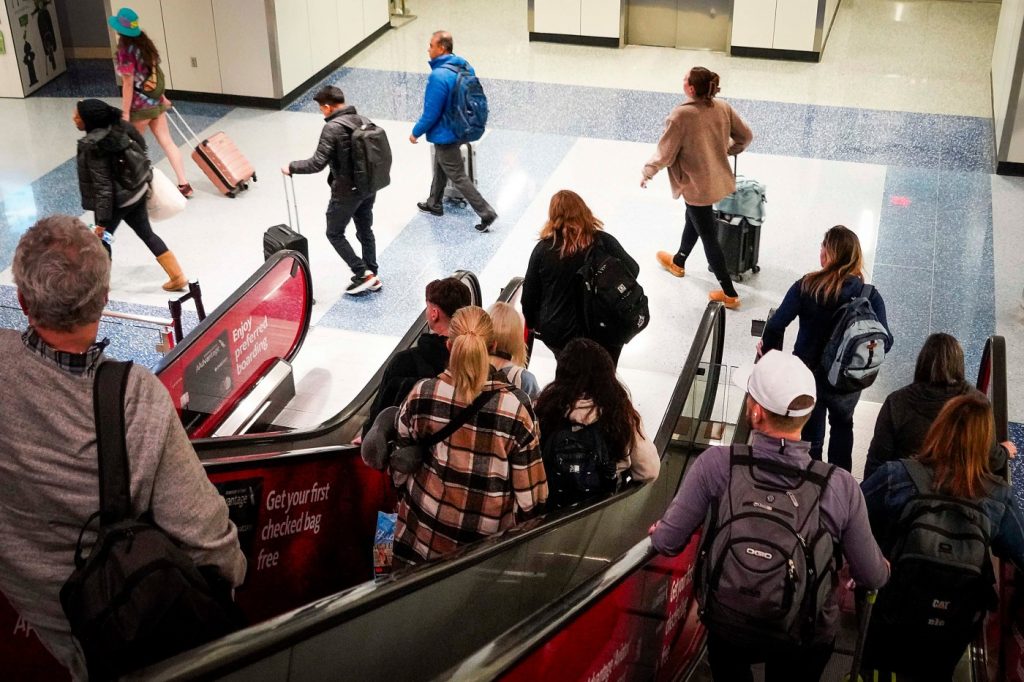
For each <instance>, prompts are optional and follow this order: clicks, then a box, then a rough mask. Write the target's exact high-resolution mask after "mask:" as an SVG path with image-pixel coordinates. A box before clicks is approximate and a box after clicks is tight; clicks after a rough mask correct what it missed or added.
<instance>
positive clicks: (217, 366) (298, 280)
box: [155, 256, 312, 438]
mask: <svg viewBox="0 0 1024 682" xmlns="http://www.w3.org/2000/svg"><path fill="white" fill-rule="evenodd" d="M271 262H273V261H271ZM254 280H256V281H254V282H251V283H250V284H251V287H250V288H248V290H247V291H245V292H244V293H243V294H242V295H241V296H240V297H239V298H238V299H236V300H232V301H228V302H227V303H225V304H224V305H222V306H220V307H219V308H218V309H217V310H216V311H215V312H214V313H212V314H211V315H210V316H209V317H208V318H207V319H206V320H205V321H204V322H203V324H202V325H200V328H199V329H198V330H197V332H198V335H197V332H193V333H192V334H190V335H189V338H188V342H187V343H186V344H185V345H183V346H179V348H180V350H176V351H175V352H173V353H172V354H171V355H169V356H168V357H167V358H166V359H165V360H164V362H163V363H161V364H160V366H159V367H157V368H156V370H155V374H156V375H157V377H158V378H159V379H160V381H161V382H163V384H164V386H165V387H167V391H168V392H169V393H170V394H171V400H172V401H173V402H174V404H175V406H176V407H177V409H178V414H179V415H180V416H181V419H182V423H183V424H184V425H185V430H186V431H187V432H188V434H189V436H191V437H192V438H203V437H205V436H208V435H210V434H211V433H213V431H214V430H215V429H216V428H217V426H218V425H219V424H220V423H221V422H222V421H223V420H224V418H225V417H227V416H228V415H229V414H230V413H231V410H232V409H233V408H234V406H235V405H236V404H237V403H238V401H239V400H241V399H242V398H243V397H245V394H246V393H247V392H248V391H249V389H251V388H252V386H253V385H254V384H255V383H256V382H257V381H258V380H259V379H260V378H261V377H262V376H263V374H264V373H265V372H266V371H267V369H268V368H269V367H270V366H271V365H272V364H273V363H274V361H275V360H277V359H278V358H285V359H289V358H291V357H292V355H294V353H295V352H296V350H297V349H298V347H299V345H300V344H301V343H302V339H303V337H304V335H305V333H306V329H307V328H308V323H309V319H308V317H309V311H310V306H311V303H312V301H311V298H310V296H311V294H310V291H311V289H310V281H309V271H308V269H307V268H306V267H305V265H304V264H302V265H300V262H299V261H298V260H297V259H296V258H295V257H293V256H285V257H282V258H281V259H280V260H278V261H277V262H276V263H274V264H273V265H272V266H271V267H270V268H269V270H268V271H266V272H264V273H258V275H257V276H254ZM244 288H245V287H243V289H244Z"/></svg>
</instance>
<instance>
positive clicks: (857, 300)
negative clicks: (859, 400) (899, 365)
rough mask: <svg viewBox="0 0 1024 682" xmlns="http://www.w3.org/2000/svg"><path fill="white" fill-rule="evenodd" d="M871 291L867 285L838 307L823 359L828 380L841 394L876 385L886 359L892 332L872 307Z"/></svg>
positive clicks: (871, 288)
mask: <svg viewBox="0 0 1024 682" xmlns="http://www.w3.org/2000/svg"><path fill="white" fill-rule="evenodd" d="M872 291H874V287H872V286H871V285H870V284H865V285H863V286H862V287H861V291H860V294H858V295H857V296H854V297H853V299H852V300H850V301H849V302H848V303H844V304H843V305H841V306H840V307H839V309H838V310H837V311H836V313H835V322H834V324H833V327H832V336H830V337H829V340H828V343H827V344H825V352H824V353H823V354H822V356H821V368H822V369H823V370H824V371H825V379H826V381H828V384H829V386H831V387H832V388H834V389H835V390H836V391H838V392H840V393H853V392H855V391H862V390H864V389H865V388H867V387H868V386H870V385H871V384H873V383H875V379H876V378H877V377H878V370H879V369H880V368H881V366H882V361H883V360H885V342H886V341H888V340H889V331H888V330H887V329H886V328H885V326H884V325H883V324H882V323H881V322H880V321H879V320H878V315H876V314H875V309H874V308H873V307H872V306H871V293H872Z"/></svg>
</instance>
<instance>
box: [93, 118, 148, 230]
mask: <svg viewBox="0 0 1024 682" xmlns="http://www.w3.org/2000/svg"><path fill="white" fill-rule="evenodd" d="M77 161H78V190H79V192H81V194H82V208H84V209H85V210H87V211H92V212H93V213H95V214H96V224H97V225H99V226H101V227H106V223H107V222H108V221H109V220H110V219H111V218H112V217H113V215H114V209H116V208H119V207H123V206H126V205H128V202H129V201H131V199H132V198H133V197H135V196H137V195H138V194H139V192H140V191H141V189H142V185H144V184H148V183H149V182H150V181H152V179H153V170H152V168H151V166H150V163H149V158H148V157H147V156H146V141H145V140H144V139H143V137H142V135H140V134H139V132H138V131H137V130H135V128H134V127H132V126H131V125H130V124H128V123H126V122H125V121H121V120H118V121H117V122H116V123H114V125H112V126H110V127H109V128H97V129H95V130H93V131H92V132H90V133H89V134H87V135H86V136H85V137H83V138H82V139H80V140H79V141H78V159H77Z"/></svg>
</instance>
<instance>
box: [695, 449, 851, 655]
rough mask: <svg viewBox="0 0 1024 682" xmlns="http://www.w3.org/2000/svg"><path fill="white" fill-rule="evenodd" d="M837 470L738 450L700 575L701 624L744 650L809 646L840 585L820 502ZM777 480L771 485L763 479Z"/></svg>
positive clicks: (734, 452) (707, 541) (704, 543)
mask: <svg viewBox="0 0 1024 682" xmlns="http://www.w3.org/2000/svg"><path fill="white" fill-rule="evenodd" d="M834 471H835V466H833V465H831V464H826V463H824V462H819V461H814V460H812V461H811V462H810V463H809V464H808V465H807V468H806V469H802V468H797V467H792V466H787V465H785V464H782V463H779V462H774V461H769V460H766V459H763V458H760V457H754V456H753V455H752V452H751V449H750V446H749V445H734V446H733V447H732V449H731V451H730V459H729V487H728V489H727V490H726V492H725V494H724V495H723V496H722V497H721V498H720V499H719V500H718V501H717V503H716V505H715V506H714V508H713V509H712V511H711V516H710V518H711V523H710V528H709V530H708V532H707V533H706V534H705V536H704V539H703V540H702V544H701V551H700V558H699V562H700V568H699V569H698V580H699V581H700V584H699V587H700V589H699V599H700V614H701V620H702V621H703V622H704V624H705V625H706V626H707V628H708V629H709V630H711V631H712V632H714V633H715V634H717V635H719V636H722V637H725V638H728V639H729V640H730V641H731V642H736V643H738V644H746V645H762V646H763V645H764V644H766V643H772V642H774V643H777V644H780V645H788V646H801V645H806V644H809V643H811V642H812V641H813V640H814V637H815V634H816V627H817V625H818V622H819V618H820V616H821V614H822V610H823V609H824V607H825V606H826V604H827V603H828V600H829V597H830V595H831V593H832V591H833V590H834V589H835V587H836V585H837V584H838V558H837V551H836V542H835V540H834V539H833V537H832V535H831V534H830V533H829V531H828V529H827V528H826V527H825V524H824V522H823V519H822V514H821V497H822V495H823V493H824V491H825V489H826V488H827V487H828V482H829V479H830V478H831V476H832V473H833V472H834ZM764 473H769V474H772V475H773V476H772V478H767V477H765V476H764V475H763V474H764Z"/></svg>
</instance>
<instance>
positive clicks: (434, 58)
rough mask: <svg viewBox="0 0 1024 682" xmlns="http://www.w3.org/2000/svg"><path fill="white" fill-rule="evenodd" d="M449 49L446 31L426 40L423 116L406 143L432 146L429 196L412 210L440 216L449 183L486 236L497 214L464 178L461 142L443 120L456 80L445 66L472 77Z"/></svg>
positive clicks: (465, 63) (479, 229)
mask: <svg viewBox="0 0 1024 682" xmlns="http://www.w3.org/2000/svg"><path fill="white" fill-rule="evenodd" d="M452 48H453V43H452V34H451V33H449V32H448V31H435V32H434V34H433V35H432V36H430V46H429V47H428V48H427V55H428V56H429V57H430V68H431V71H430V78H428V79H427V90H426V94H425V95H424V97H423V114H422V115H421V116H420V120H418V121H417V122H416V125H415V127H413V129H412V135H410V136H409V141H410V142H412V143H413V144H416V142H417V140H418V139H419V137H420V136H421V135H424V134H425V135H426V136H427V142H430V143H431V144H433V145H434V179H433V181H432V182H431V183H430V196H429V197H427V200H426V201H423V202H420V203H418V204H416V206H417V207H418V208H419V209H420V210H421V211H424V212H425V213H431V214H433V215H436V216H440V215H444V208H442V206H441V200H442V199H443V198H444V188H445V185H446V184H447V182H448V180H451V182H452V184H453V185H454V186H455V188H456V189H457V190H459V192H460V193H462V196H464V197H465V198H466V201H468V202H469V205H470V206H472V207H473V210H474V211H476V213H477V215H478V216H480V223H479V224H478V225H477V226H476V229H477V230H478V231H480V232H487V231H488V229H489V228H490V227H491V224H492V223H493V222H494V221H495V220H497V218H498V214H497V213H496V212H495V211H494V209H493V208H492V207H491V205H490V204H488V203H487V200H486V199H484V198H483V196H481V194H480V191H479V190H477V188H476V185H475V184H474V183H473V181H472V179H470V178H469V177H468V176H467V175H466V168H465V162H464V161H463V160H462V153H461V152H460V151H459V146H460V144H461V143H462V142H463V140H459V139H458V138H457V137H456V136H455V133H453V132H452V130H451V128H450V127H449V126H448V122H447V121H446V120H445V118H446V117H445V112H446V111H447V109H448V101H449V99H450V96H451V92H452V88H454V87H455V81H456V80H457V79H458V74H457V73H456V71H455V70H453V69H451V68H446V66H447V65H451V66H455V67H462V68H466V69H469V71H470V73H474V74H475V72H474V71H473V67H472V66H470V65H469V62H467V61H466V60H465V59H463V58H462V57H460V56H458V55H456V54H452Z"/></svg>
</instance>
